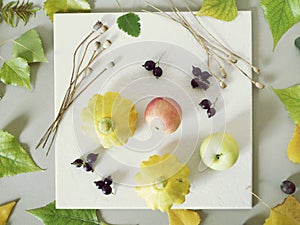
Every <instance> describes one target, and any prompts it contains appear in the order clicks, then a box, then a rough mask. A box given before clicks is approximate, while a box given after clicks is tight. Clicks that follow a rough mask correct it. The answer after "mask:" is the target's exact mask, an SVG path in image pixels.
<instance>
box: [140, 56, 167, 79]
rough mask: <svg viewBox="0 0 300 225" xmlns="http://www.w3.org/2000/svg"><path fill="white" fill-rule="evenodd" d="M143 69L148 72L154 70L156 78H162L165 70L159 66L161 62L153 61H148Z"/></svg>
mask: <svg viewBox="0 0 300 225" xmlns="http://www.w3.org/2000/svg"><path fill="white" fill-rule="evenodd" d="M143 67H145V69H146V70H148V71H151V70H152V73H153V75H154V76H155V77H156V78H159V77H161V75H162V74H163V70H162V68H161V67H160V66H159V61H157V62H156V63H155V62H154V61H153V60H148V61H146V62H145V63H144V65H143Z"/></svg>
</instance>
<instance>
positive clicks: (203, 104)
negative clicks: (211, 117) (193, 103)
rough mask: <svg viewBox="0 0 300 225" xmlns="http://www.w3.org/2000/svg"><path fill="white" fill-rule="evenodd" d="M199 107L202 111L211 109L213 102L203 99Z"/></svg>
mask: <svg viewBox="0 0 300 225" xmlns="http://www.w3.org/2000/svg"><path fill="white" fill-rule="evenodd" d="M199 105H200V106H201V108H202V109H210V106H211V102H210V101H209V100H208V99H203V100H202V101H201V102H200V103H199Z"/></svg>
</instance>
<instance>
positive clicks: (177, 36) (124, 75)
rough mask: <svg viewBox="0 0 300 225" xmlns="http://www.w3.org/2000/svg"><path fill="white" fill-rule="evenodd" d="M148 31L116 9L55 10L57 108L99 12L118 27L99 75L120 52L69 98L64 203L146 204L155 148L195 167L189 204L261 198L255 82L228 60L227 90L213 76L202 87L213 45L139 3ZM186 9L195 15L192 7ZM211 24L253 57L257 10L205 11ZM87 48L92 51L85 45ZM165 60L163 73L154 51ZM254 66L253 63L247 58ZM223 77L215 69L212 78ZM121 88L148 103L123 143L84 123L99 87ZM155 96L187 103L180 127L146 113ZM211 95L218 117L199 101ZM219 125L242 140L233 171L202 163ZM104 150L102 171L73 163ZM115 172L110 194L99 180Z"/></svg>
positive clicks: (60, 182)
mask: <svg viewBox="0 0 300 225" xmlns="http://www.w3.org/2000/svg"><path fill="white" fill-rule="evenodd" d="M138 14H139V16H140V18H141V21H140V22H141V34H140V36H139V37H136V38H134V37H131V36H129V35H127V34H125V33H124V32H122V31H120V30H119V29H118V27H117V25H116V19H117V18H118V17H119V16H120V15H122V14H121V13H89V14H57V15H55V18H54V51H55V54H54V55H55V59H54V65H55V68H54V72H55V74H54V75H55V84H54V85H55V111H56V112H57V111H58V109H59V107H60V104H61V101H62V99H63V97H64V95H65V92H66V89H67V87H68V84H69V81H70V76H71V71H72V55H73V52H74V51H75V48H76V46H77V45H78V44H79V43H80V42H81V40H82V39H83V38H84V37H85V36H86V35H87V34H88V33H89V32H90V31H91V30H92V27H93V25H94V24H95V22H96V21H98V20H101V21H102V22H103V23H104V24H107V25H108V27H109V30H108V31H107V32H106V33H105V34H104V35H103V37H101V40H100V41H101V42H102V43H103V42H104V41H105V40H106V39H109V40H111V41H112V45H111V47H109V48H108V49H107V50H105V51H104V52H103V55H101V56H100V57H99V60H97V62H96V63H95V64H94V65H93V73H92V74H91V77H93V76H96V75H97V74H99V73H100V72H101V71H102V70H103V68H105V67H106V65H107V64H108V63H109V62H111V61H114V62H115V66H114V67H113V68H110V69H108V70H107V71H105V72H104V73H103V74H102V75H101V76H100V77H99V79H97V80H96V81H95V82H94V83H93V85H91V86H90V87H89V88H88V89H87V90H86V91H85V92H84V93H83V94H82V95H81V96H80V97H79V98H78V99H77V100H76V101H75V102H74V104H73V105H72V107H70V108H69V110H68V111H67V113H66V114H65V116H64V118H63V120H62V123H61V125H60V128H59V131H58V134H57V137H56V143H55V154H56V157H55V160H56V162H55V163H56V204H57V207H58V208H99V209H101V208H102V209H103V208H105V209H146V208H147V206H146V204H145V201H144V199H142V198H141V197H139V196H138V195H137V194H136V192H135V185H136V183H135V181H134V175H135V174H136V173H137V172H138V171H139V165H140V163H141V161H143V160H147V159H148V157H149V156H151V155H153V154H158V155H162V154H164V153H167V152H168V153H172V154H175V155H176V156H177V157H178V159H179V160H180V161H181V162H183V163H186V164H187V166H188V167H189V168H190V175H189V179H190V183H191V188H190V193H189V194H188V195H187V196H186V200H185V202H184V203H183V204H181V205H174V206H173V208H185V209H247V208H251V207H252V196H251V192H249V190H248V189H247V188H248V187H251V185H252V84H251V82H249V80H248V79H246V78H245V77H243V75H241V74H240V73H239V72H238V71H237V70H235V69H233V68H231V67H228V68H227V67H226V68H227V69H228V78H227V79H226V83H227V84H228V87H227V88H226V89H224V90H221V89H220V88H219V87H218V85H217V83H216V82H213V81H212V85H211V87H209V89H208V91H206V92H205V91H202V90H198V89H193V88H192V87H191V85H190V80H191V79H192V78H193V75H192V66H197V67H200V68H201V69H202V70H207V67H206V60H207V58H206V54H205V52H204V51H203V49H202V48H201V47H200V45H199V43H198V42H197V41H196V40H195V39H194V38H193V37H192V35H191V34H190V33H189V32H188V31H187V30H186V29H184V28H183V27H182V26H180V25H179V24H177V23H175V22H173V21H171V20H169V19H167V18H164V17H162V16H159V15H154V14H149V13H138ZM184 15H186V16H191V15H190V14H189V13H188V12H186V13H184ZM201 21H202V22H203V24H204V25H205V26H206V27H207V29H208V30H209V31H210V32H211V33H212V34H213V35H214V36H215V37H217V38H218V39H219V40H220V41H221V42H222V43H224V44H225V45H226V46H227V47H229V48H231V49H232V50H234V51H235V52H236V53H238V54H239V55H241V56H242V57H244V58H245V59H247V60H249V61H251V60H252V30H251V12H248V11H247V12H246V11H243V12H239V15H238V17H237V19H235V20H234V21H233V22H224V21H218V20H215V19H212V18H206V17H203V18H201ZM80 54H82V51H81V52H80ZM160 57H161V60H160V66H161V67H162V68H163V75H162V77H161V78H159V79H156V78H155V77H154V76H153V75H152V74H151V73H150V72H149V71H146V70H145V68H144V67H143V66H142V65H143V63H144V62H145V61H146V60H148V59H153V60H158V59H159V58H160ZM241 68H242V69H244V70H245V71H246V72H247V73H248V74H250V75H251V70H250V68H248V67H247V66H246V65H241ZM211 79H212V80H213V78H211ZM108 91H114V92H119V93H120V94H121V95H122V97H126V98H129V99H130V100H132V101H133V102H134V103H135V104H136V110H137V111H138V113H139V117H138V123H137V129H136V132H135V135H134V136H133V137H132V138H131V139H129V141H128V143H127V144H126V145H125V146H123V147H116V148H112V149H109V150H103V149H102V148H101V147H100V146H98V145H97V144H95V143H94V142H93V141H92V140H91V139H90V138H89V137H87V136H85V135H84V134H83V132H82V131H81V121H80V113H81V110H82V109H83V108H84V107H86V105H87V103H88V100H89V98H90V97H92V96H93V95H94V94H96V93H99V94H105V93H106V92H108ZM155 96H166V97H170V98H173V99H176V101H177V102H178V103H179V104H180V105H181V107H182V115H183V116H182V123H181V125H180V127H179V128H178V130H177V131H176V132H175V133H173V134H171V135H165V134H161V133H157V132H155V131H151V130H149V129H148V128H147V126H146V125H145V122H144V118H143V112H144V109H145V105H146V104H147V103H148V102H149V101H150V99H151V98H154V97H155ZM203 98H209V99H210V100H211V101H214V100H215V99H218V100H217V102H216V103H215V108H216V110H217V113H216V115H215V116H214V117H212V118H208V117H207V114H206V111H205V110H203V109H202V108H201V107H200V106H199V105H198V104H199V102H200V101H201V100H202V99H203ZM215 132H227V133H230V134H231V135H232V136H233V137H234V138H235V139H236V140H237V142H238V144H239V147H240V155H239V158H238V161H237V162H236V164H235V165H234V166H233V167H232V168H230V169H228V170H224V171H214V170H211V169H204V170H203V169H202V167H201V166H200V169H199V165H201V158H200V155H199V148H200V144H201V141H202V140H203V139H204V138H205V137H206V136H208V135H210V134H212V133H215ZM91 152H96V153H99V154H100V155H99V159H98V160H97V162H96V165H95V172H94V173H87V172H85V171H84V170H83V169H78V168H75V167H74V166H72V165H71V162H73V161H74V160H75V159H76V158H80V157H85V156H86V155H87V154H88V153H91ZM106 176H111V177H112V178H113V180H114V194H113V195H108V196H106V195H104V194H102V193H101V190H99V189H97V188H96V186H95V185H94V181H97V180H100V179H102V178H103V177H106Z"/></svg>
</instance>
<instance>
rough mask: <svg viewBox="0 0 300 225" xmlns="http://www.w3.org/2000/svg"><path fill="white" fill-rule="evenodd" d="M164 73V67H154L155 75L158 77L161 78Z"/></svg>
mask: <svg viewBox="0 0 300 225" xmlns="http://www.w3.org/2000/svg"><path fill="white" fill-rule="evenodd" d="M162 74H163V70H162V68H160V67H159V66H157V67H155V68H154V69H153V75H154V76H155V77H156V78H159V77H160V76H161V75H162Z"/></svg>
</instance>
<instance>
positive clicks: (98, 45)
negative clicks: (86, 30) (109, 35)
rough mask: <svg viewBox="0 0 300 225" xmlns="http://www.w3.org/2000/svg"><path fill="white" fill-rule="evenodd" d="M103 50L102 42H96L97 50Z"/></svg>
mask: <svg viewBox="0 0 300 225" xmlns="http://www.w3.org/2000/svg"><path fill="white" fill-rule="evenodd" d="M100 48H101V42H100V41H96V42H95V50H96V51H97V50H99V49H100Z"/></svg>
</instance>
